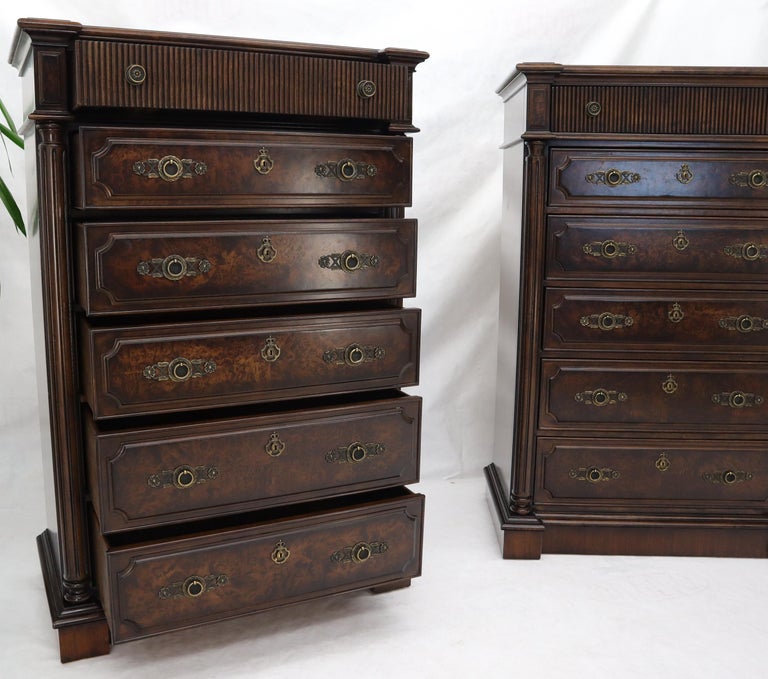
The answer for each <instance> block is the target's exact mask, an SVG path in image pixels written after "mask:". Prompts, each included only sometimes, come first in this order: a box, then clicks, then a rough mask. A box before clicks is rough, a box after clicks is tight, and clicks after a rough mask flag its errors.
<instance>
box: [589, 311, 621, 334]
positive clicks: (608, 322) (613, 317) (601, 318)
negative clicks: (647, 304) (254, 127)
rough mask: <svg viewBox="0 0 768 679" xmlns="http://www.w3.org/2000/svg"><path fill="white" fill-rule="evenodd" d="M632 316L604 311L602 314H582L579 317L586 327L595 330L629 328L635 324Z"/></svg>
mask: <svg viewBox="0 0 768 679" xmlns="http://www.w3.org/2000/svg"><path fill="white" fill-rule="evenodd" d="M634 322H635V321H634V320H633V319H632V316H623V315H621V314H612V313H609V312H607V311H604V312H603V313H601V314H592V315H590V316H582V317H581V318H580V319H579V323H581V324H582V325H583V326H584V327H585V328H591V329H593V330H606V331H607V330H615V329H616V328H629V327H630V326H632V325H633V324H634Z"/></svg>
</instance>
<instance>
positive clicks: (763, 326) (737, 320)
mask: <svg viewBox="0 0 768 679" xmlns="http://www.w3.org/2000/svg"><path fill="white" fill-rule="evenodd" d="M718 325H719V326H720V327H721V328H725V329H726V330H737V331H738V332H740V333H743V334H748V333H751V332H760V331H761V330H768V318H759V317H757V316H750V315H749V314H742V315H741V316H726V317H725V318H721V319H720V320H719V321H718Z"/></svg>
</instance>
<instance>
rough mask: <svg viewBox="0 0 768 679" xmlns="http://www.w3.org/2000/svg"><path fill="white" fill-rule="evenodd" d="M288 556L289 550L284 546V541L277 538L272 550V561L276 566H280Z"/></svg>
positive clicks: (289, 555)
mask: <svg viewBox="0 0 768 679" xmlns="http://www.w3.org/2000/svg"><path fill="white" fill-rule="evenodd" d="M290 557H291V550H290V549H288V547H286V546H285V543H284V542H283V541H282V540H278V542H277V543H276V544H275V548H274V550H272V561H274V562H275V563H276V564H277V565H278V566H282V565H283V564H284V563H285V562H286V561H288V559H289V558H290Z"/></svg>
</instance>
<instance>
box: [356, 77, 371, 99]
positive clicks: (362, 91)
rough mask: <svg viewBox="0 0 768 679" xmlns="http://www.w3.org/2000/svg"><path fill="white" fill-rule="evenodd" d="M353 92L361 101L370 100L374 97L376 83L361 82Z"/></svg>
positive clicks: (369, 81)
mask: <svg viewBox="0 0 768 679" xmlns="http://www.w3.org/2000/svg"><path fill="white" fill-rule="evenodd" d="M355 91H356V92H357V96H358V97H360V98H361V99H370V98H371V97H373V96H376V83H375V82H373V80H361V81H360V82H359V83H357V87H356V88H355Z"/></svg>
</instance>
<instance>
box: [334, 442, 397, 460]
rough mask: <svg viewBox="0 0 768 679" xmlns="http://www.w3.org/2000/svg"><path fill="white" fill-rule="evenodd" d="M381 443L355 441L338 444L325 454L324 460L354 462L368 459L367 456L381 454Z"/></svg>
mask: <svg viewBox="0 0 768 679" xmlns="http://www.w3.org/2000/svg"><path fill="white" fill-rule="evenodd" d="M384 450H385V448H384V444H383V443H360V442H358V441H355V442H354V443H350V444H349V445H348V446H340V447H338V448H334V449H333V450H331V451H329V452H327V453H326V454H325V461H326V462H335V463H339V464H344V463H347V462H351V463H353V464H356V463H358V462H362V461H363V460H366V459H368V458H369V457H375V456H376V455H381V454H382V453H383V452H384Z"/></svg>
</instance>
